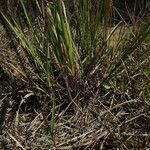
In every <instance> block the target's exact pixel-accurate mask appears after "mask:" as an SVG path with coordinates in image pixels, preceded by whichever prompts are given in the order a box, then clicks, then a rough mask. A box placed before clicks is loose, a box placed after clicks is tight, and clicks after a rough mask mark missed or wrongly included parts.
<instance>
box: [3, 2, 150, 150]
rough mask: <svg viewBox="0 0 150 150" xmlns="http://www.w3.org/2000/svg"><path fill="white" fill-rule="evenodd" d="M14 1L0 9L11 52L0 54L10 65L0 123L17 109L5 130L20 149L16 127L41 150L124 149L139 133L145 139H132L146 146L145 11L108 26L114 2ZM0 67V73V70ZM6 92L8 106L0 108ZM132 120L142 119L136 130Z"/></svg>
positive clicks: (148, 22) (149, 32)
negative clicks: (138, 18)
mask: <svg viewBox="0 0 150 150" xmlns="http://www.w3.org/2000/svg"><path fill="white" fill-rule="evenodd" d="M16 4H17V5H16V6H17V7H16V8H17V9H16V12H15V11H14V13H13V16H12V15H11V11H10V12H9V11H7V13H4V12H3V11H1V21H2V24H3V27H4V29H5V31H6V34H7V36H8V38H9V40H10V41H11V45H10V50H12V51H13V56H11V55H9V56H7V55H6V54H8V53H7V52H6V54H5V55H4V56H2V57H1V58H0V59H1V60H0V63H1V64H0V65H1V68H2V70H3V69H6V71H8V72H9V73H8V78H7V79H6V80H7V81H9V82H8V84H7V86H8V87H9V95H7V94H8V93H7V92H6V91H5V92H4V91H3V96H2V97H4V98H2V102H3V105H2V109H1V111H0V114H2V113H3V111H5V115H3V117H1V118H3V119H1V120H0V121H1V122H2V123H0V128H1V127H2V126H3V123H4V121H5V120H6V122H7V121H8V122H9V119H8V118H7V115H6V113H7V110H8V109H9V107H11V108H12V109H11V111H10V113H12V114H13V113H14V112H15V118H13V119H14V120H15V121H14V126H15V127H14V128H15V130H14V131H11V130H9V131H8V132H7V133H6V135H3V136H4V137H6V138H10V139H12V140H13V141H14V142H15V143H18V147H21V148H22V149H24V146H23V145H24V144H22V143H20V142H19V141H21V139H20V138H19V137H18V134H20V133H19V131H20V130H21V132H23V133H25V132H26V131H28V132H29V133H30V134H31V135H29V137H30V139H32V138H33V137H35V139H38V140H36V142H37V147H38V146H39V147H40V146H41V145H40V144H41V143H40V142H45V149H49V148H51V149H57V148H62V149H63V148H66V149H73V147H75V148H79V149H86V148H90V149H98V147H100V148H101V149H103V148H104V149H107V147H119V148H123V149H128V147H129V148H130V147H136V145H137V144H138V142H137V140H135V143H133V142H132V141H133V140H134V139H136V138H137V137H138V136H141V137H142V138H143V139H144V140H143V139H140V142H141V144H140V145H138V146H139V147H141V146H143V147H144V146H145V147H146V146H147V140H145V139H146V138H149V137H148V135H147V132H148V130H147V127H148V124H147V120H148V117H147V116H146V115H148V106H149V103H148V100H147V99H149V91H148V87H149V72H148V66H149V56H150V54H149V50H148V49H149V36H150V28H149V27H150V20H149V18H148V19H147V20H143V22H142V23H141V24H136V25H135V24H134V25H133V26H132V27H130V26H128V25H126V26H123V25H122V24H121V23H118V24H117V25H115V26H114V27H112V26H111V16H112V13H111V12H112V8H113V3H112V1H106V0H105V1H103V0H97V1H94V2H93V1H91V0H87V1H83V2H80V1H72V3H69V2H68V1H62V0H56V1H54V2H44V1H38V0H33V1H31V2H29V1H27V2H25V1H23V0H19V1H17V2H16ZM30 6H32V9H30V10H29V9H28V8H29V7H30ZM8 10H9V9H8ZM17 10H20V12H21V13H20V14H18V13H17ZM139 54H140V56H142V57H140V56H139ZM6 56H7V57H6ZM4 58H5V59H4ZM0 74H3V75H2V76H5V74H4V73H3V71H2V73H1V72H0ZM0 77H1V76H0ZM139 79H140V83H139ZM10 80H11V82H10ZM6 95H7V96H6ZM5 97H6V98H7V99H8V101H9V103H10V102H11V103H13V104H12V106H11V105H10V104H7V106H6V107H4V105H5V104H6V99H5ZM3 99H5V101H3ZM145 99H146V103H145ZM18 101H19V102H18ZM24 103H25V104H24ZM33 103H34V104H33ZM13 105H15V106H13ZM31 105H32V109H31ZM140 105H142V107H141V109H140V111H138V107H139V106H140ZM36 106H37V107H36ZM15 107H16V109H15ZM131 107H132V108H131ZM130 108H131V109H130ZM29 109H30V111H29ZM27 112H28V113H29V112H30V113H29V114H27V116H28V117H26V113H27ZM26 118H27V120H25V119H26ZM32 118H34V120H32ZM141 120H142V121H145V124H143V126H142V127H141V124H140V123H139V122H140V121H141ZM134 121H135V122H136V123H135V124H136V125H138V126H140V128H139V129H138V130H137V131H136V126H135V124H134ZM23 122H28V123H29V126H25V130H23V129H22V128H21V127H20V126H21V124H23ZM36 122H38V123H37V124H36ZM6 127H7V128H8V126H7V125H6ZM42 127H43V128H42ZM79 127H81V128H79ZM19 128H21V129H20V130H19ZM39 129H41V130H42V129H45V130H44V131H43V130H42V131H39V132H38V130H39ZM128 131H129V132H128ZM143 131H144V132H145V134H143V133H142V132H143ZM37 132H38V133H37ZM12 133H13V134H14V135H12ZM130 133H133V134H130ZM43 134H48V136H46V138H45V137H43ZM41 136H42V137H41ZM17 137H18V138H17ZM37 137H40V138H37ZM64 137H66V138H64ZM16 138H17V139H16ZM63 138H64V139H63ZM59 139H60V140H59ZM130 139H131V140H130ZM29 141H30V140H29ZM110 141H113V142H112V143H111V144H108V143H109V142H110ZM3 142H4V141H2V143H3ZM26 144H27V145H28V146H29V145H31V148H32V147H34V144H33V143H30V144H29V143H26ZM26 144H25V145H26ZM72 145H74V146H72ZM97 145H98V146H97ZM10 146H12V145H10ZM28 146H27V147H28ZM29 147H30V146H29Z"/></svg>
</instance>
